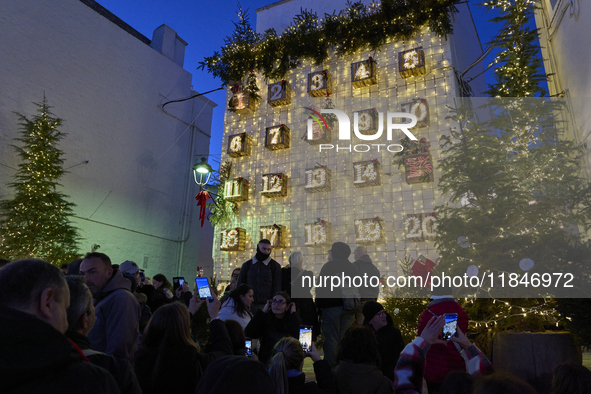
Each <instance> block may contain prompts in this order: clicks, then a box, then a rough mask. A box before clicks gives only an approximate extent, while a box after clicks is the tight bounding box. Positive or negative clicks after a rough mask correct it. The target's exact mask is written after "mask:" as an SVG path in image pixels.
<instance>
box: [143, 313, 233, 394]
mask: <svg viewBox="0 0 591 394" xmlns="http://www.w3.org/2000/svg"><path fill="white" fill-rule="evenodd" d="M209 338H210V351H209V352H208V353H203V352H199V351H198V350H197V348H196V347H193V346H190V345H185V346H166V344H161V346H159V347H156V348H143V349H142V350H140V351H139V352H138V354H137V356H136V359H135V364H134V368H135V373H136V375H137V377H138V380H139V382H140V385H141V387H142V390H143V392H144V394H161V393H194V392H195V388H196V387H197V383H198V382H199V379H200V378H201V375H203V371H204V370H205V368H206V367H207V365H209V363H210V362H211V361H213V360H214V359H216V358H219V357H223V356H225V355H230V354H232V342H231V341H230V336H229V335H228V330H227V329H226V325H225V324H224V322H222V321H221V320H219V319H218V320H214V321H212V322H210V323H209Z"/></svg>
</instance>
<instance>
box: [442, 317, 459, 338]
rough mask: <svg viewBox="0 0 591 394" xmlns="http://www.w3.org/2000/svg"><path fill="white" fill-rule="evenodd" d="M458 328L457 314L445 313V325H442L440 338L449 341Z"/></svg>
mask: <svg viewBox="0 0 591 394" xmlns="http://www.w3.org/2000/svg"><path fill="white" fill-rule="evenodd" d="M457 328H458V315H457V314H456V313H446V314H445V325H444V326H443V334H442V335H441V338H442V339H443V340H444V341H449V340H450V339H451V337H453V336H455V335H456V330H457Z"/></svg>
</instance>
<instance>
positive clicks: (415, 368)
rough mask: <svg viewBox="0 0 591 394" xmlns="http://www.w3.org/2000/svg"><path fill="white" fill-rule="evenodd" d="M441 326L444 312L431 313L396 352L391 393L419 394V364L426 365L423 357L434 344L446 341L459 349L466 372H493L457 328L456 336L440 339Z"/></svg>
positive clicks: (421, 376) (477, 374) (445, 342)
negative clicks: (412, 338) (425, 322)
mask: <svg viewBox="0 0 591 394" xmlns="http://www.w3.org/2000/svg"><path fill="white" fill-rule="evenodd" d="M444 326H445V315H441V316H438V317H436V316H431V318H430V319H429V321H428V322H427V324H425V327H424V328H423V330H422V331H421V335H419V336H417V337H416V338H415V339H414V340H413V341H412V342H411V343H409V344H408V345H406V347H405V348H404V350H403V351H402V353H400V359H399V360H398V364H396V369H395V370H394V375H395V379H394V384H393V387H394V392H396V393H407V394H414V393H416V394H418V393H422V392H423V391H422V389H423V374H424V373H426V370H423V366H425V368H426V365H425V364H424V360H425V357H427V359H428V357H429V353H430V352H431V351H433V350H434V349H435V347H436V346H439V345H441V346H445V345H447V344H448V343H454V344H456V345H457V346H458V348H459V349H460V352H459V353H458V354H459V355H460V357H461V358H462V362H463V363H464V364H463V369H462V371H465V372H468V373H469V374H470V375H472V376H473V377H476V376H479V375H487V374H490V373H492V372H494V369H493V367H492V365H491V363H490V361H489V360H488V358H486V356H485V355H484V354H483V353H482V352H481V351H480V349H478V348H477V347H476V345H474V344H472V343H471V342H470V340H469V339H468V338H467V337H466V335H464V332H463V331H462V329H461V328H460V327H458V328H457V330H456V335H455V336H452V337H451V338H450V339H449V340H448V341H444V340H443V339H441V338H442V336H443V333H444ZM450 378H451V377H450Z"/></svg>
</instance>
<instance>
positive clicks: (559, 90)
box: [536, 0, 591, 180]
mask: <svg viewBox="0 0 591 394" xmlns="http://www.w3.org/2000/svg"><path fill="white" fill-rule="evenodd" d="M590 23H591V10H590V9H589V6H588V3H586V2H584V1H580V0H542V1H540V8H538V9H537V10H536V25H537V27H538V28H539V32H540V46H541V48H542V55H543V58H544V67H545V71H546V73H547V74H548V75H549V80H548V89H549V93H550V95H551V96H556V97H564V98H565V100H566V103H567V108H568V111H566V112H565V113H564V114H563V118H562V119H561V120H562V121H564V122H566V123H565V124H566V125H567V130H568V132H569V134H570V135H569V136H568V138H572V139H573V140H574V141H576V142H577V143H580V144H586V145H589V143H590V142H591V141H590V140H589V135H590V134H591V111H590V109H591V78H589V71H588V69H587V67H586V66H585V65H586V64H589V62H591V53H590V52H589V51H588V50H585V49H584V48H587V47H588V46H589V45H590V44H591V38H590V37H589V32H588V31H587V26H589V24H590ZM585 156H586V157H585V159H586V160H585V162H584V163H583V165H584V175H585V177H586V178H587V180H591V150H589V149H588V148H587V150H586V155H585Z"/></svg>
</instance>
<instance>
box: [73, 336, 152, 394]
mask: <svg viewBox="0 0 591 394" xmlns="http://www.w3.org/2000/svg"><path fill="white" fill-rule="evenodd" d="M66 337H67V338H68V339H69V340H71V341H72V342H74V343H75V344H76V345H77V346H78V347H79V348H80V349H81V350H82V353H83V354H84V355H85V356H86V357H87V358H88V361H90V363H91V364H93V365H96V366H98V367H101V368H104V369H106V370H107V371H109V373H110V374H111V375H113V377H114V378H115V381H116V382H117V386H119V390H120V391H121V394H142V389H141V388H140V384H139V382H138V381H137V378H136V376H135V372H134V371H133V367H132V366H131V364H130V362H129V361H127V360H125V359H122V358H118V357H115V356H111V355H109V354H105V353H102V352H97V351H96V350H92V349H91V348H90V341H89V340H88V338H87V337H86V336H84V335H82V334H80V333H78V332H75V331H67V332H66Z"/></svg>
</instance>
